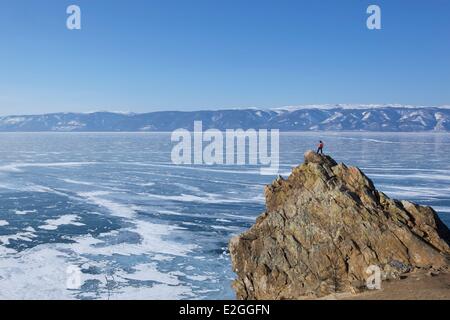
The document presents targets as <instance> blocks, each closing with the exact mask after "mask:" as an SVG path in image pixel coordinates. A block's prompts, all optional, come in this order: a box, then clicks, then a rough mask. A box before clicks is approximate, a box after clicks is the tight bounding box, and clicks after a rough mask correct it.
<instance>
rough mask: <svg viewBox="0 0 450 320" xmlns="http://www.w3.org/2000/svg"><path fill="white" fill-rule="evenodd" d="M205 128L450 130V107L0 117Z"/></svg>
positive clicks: (33, 123)
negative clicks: (199, 126)
mask: <svg viewBox="0 0 450 320" xmlns="http://www.w3.org/2000/svg"><path fill="white" fill-rule="evenodd" d="M199 120H201V121H202V122H203V127H204V129H209V128H216V129H220V130H225V129H236V128H242V129H249V128H254V129H262V128H266V129H280V131H319V130H325V131H394V132H396V131H399V132H414V131H419V132H422V131H444V132H445V131H447V132H448V131H450V107H449V106H443V107H431V106H430V107H426V106H420V107H414V106H402V105H310V106H296V107H284V108H276V109H256V108H252V109H231V110H216V111H191V112H177V111H160V112H152V113H144V114H134V113H113V112H93V113H54V114H45V115H28V116H5V117H0V131H3V132H41V131H44V132H45V131H56V132H71V131H73V132H107V131H113V132H120V131H132V132H145V131H172V130H175V129H178V128H185V129H189V130H192V128H193V124H194V121H199Z"/></svg>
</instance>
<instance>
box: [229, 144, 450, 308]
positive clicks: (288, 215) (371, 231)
mask: <svg viewBox="0 0 450 320" xmlns="http://www.w3.org/2000/svg"><path fill="white" fill-rule="evenodd" d="M265 196H266V212H264V213H263V214H262V215H261V216H260V217H259V218H258V219H257V221H256V223H255V225H254V226H253V227H252V228H251V229H250V230H248V231H246V232H244V233H243V234H242V235H239V236H237V237H234V238H233V239H232V240H231V241H230V253H231V259H232V264H233V269H234V271H235V272H236V274H237V279H236V280H235V282H234V284H233V286H234V289H235V291H236V294H237V297H238V298H239V299H299V298H303V297H309V296H312V297H321V296H325V295H328V294H331V293H336V292H358V291H359V290H361V289H362V288H363V287H364V285H365V281H366V278H367V276H368V275H367V273H366V271H367V268H368V267H369V266H378V267H379V268H380V269H381V271H382V277H383V279H395V278H398V277H399V276H400V275H401V274H402V273H405V272H414V271H418V270H438V271H442V272H447V271H448V267H449V256H450V247H449V243H450V232H449V230H448V228H447V227H446V226H445V225H444V223H443V222H442V221H441V220H440V219H439V217H438V216H437V214H436V212H435V211H434V210H433V209H432V208H430V207H424V206H419V205H417V204H414V203H411V202H408V201H398V200H393V199H390V198H389V197H387V196H386V195H385V194H383V193H382V192H379V191H378V190H376V188H375V186H374V184H373V182H372V181H371V180H370V179H369V178H368V177H367V176H366V175H365V174H364V173H363V172H362V171H361V170H359V169H358V168H355V167H347V166H346V165H345V164H342V163H340V164H338V163H337V162H336V161H335V160H334V159H333V158H331V157H329V156H322V155H318V154H316V153H314V152H313V151H308V152H306V153H305V162H304V163H303V164H302V165H300V166H298V167H296V168H294V169H293V170H292V174H291V175H290V176H289V177H288V178H287V179H282V178H278V179H276V180H275V181H274V182H273V183H272V184H271V185H269V186H267V187H266V189H265Z"/></svg>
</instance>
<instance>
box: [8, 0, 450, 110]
mask: <svg viewBox="0 0 450 320" xmlns="http://www.w3.org/2000/svg"><path fill="white" fill-rule="evenodd" d="M70 4H77V5H79V6H80V7H81V10H82V30H80V31H69V30H67V29H66V18H67V14H66V8H67V6H68V5H70ZM369 4H378V5H380V6H381V9H382V26H383V29H382V30H381V31H370V30H368V29H367V28H366V18H367V14H366V9H367V7H368V5H369ZM449 17H450V1H448V0H422V1H419V0H410V1H406V0H387V1H382V0H372V1H365V0H324V1H318V0H309V1H302V0H292V1H286V0H272V1H265V0H192V1H188V0H179V1H174V0H158V1H153V0H142V1H141V0H128V1H124V0H114V1H107V0H71V1H66V0H39V1H38V0H0V38H1V42H0V114H25V113H27V114H29V113H46V112H56V111H76V112H86V111H93V110H123V111H134V112H147V111H154V110H169V109H170V110H174V109H177V110H193V109H205V108H211V109H214V108H232V107H277V106H285V105H298V104H313V103H404V104H421V105H423V104H425V105H441V104H450V18H449Z"/></svg>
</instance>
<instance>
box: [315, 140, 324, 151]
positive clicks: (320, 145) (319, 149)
mask: <svg viewBox="0 0 450 320" xmlns="http://www.w3.org/2000/svg"><path fill="white" fill-rule="evenodd" d="M324 146H325V144H324V143H323V141H322V140H320V141H319V146H318V148H317V152H316V153H317V154H319V153H321V154H323V147H324Z"/></svg>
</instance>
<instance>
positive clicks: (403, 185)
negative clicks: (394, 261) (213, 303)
mask: <svg viewBox="0 0 450 320" xmlns="http://www.w3.org/2000/svg"><path fill="white" fill-rule="evenodd" d="M319 139H322V140H324V141H325V143H326V150H325V152H326V153H327V154H330V155H332V156H333V157H334V158H335V159H336V160H337V161H338V162H345V163H346V164H348V165H353V166H358V167H360V168H361V169H362V170H363V171H364V172H365V173H366V174H367V175H368V176H369V177H370V178H372V180H373V181H374V182H375V184H376V187H377V188H378V189H379V190H381V191H383V192H385V193H386V194H388V195H389V196H391V197H395V198H399V199H407V200H412V201H415V202H418V203H420V204H424V205H430V206H432V207H433V208H434V209H435V210H436V211H438V213H439V215H440V216H441V218H442V219H443V220H444V222H445V223H446V224H447V225H450V135H449V134H437V133H436V134H431V133H421V134H418V133H412V134H396V133H395V134H394V133H392V134H390V133H383V134H380V133H290V134H282V135H281V138H280V153H281V155H280V162H281V166H280V174H282V175H283V176H287V175H288V174H289V172H290V171H291V169H292V167H293V166H296V165H298V164H299V163H301V162H302V161H303V153H304V152H305V151H306V150H308V149H312V148H314V147H315V146H316V144H317V142H318V140H319ZM172 146H173V144H172V143H171V141H170V134H162V133H161V134H158V133H142V134H139V133H117V134H116V133H104V134H102V133H95V134H90V133H77V134H75V133H39V134H30V133H3V134H0V152H1V157H0V299H28V298H30V299H36V298H38V299H233V298H234V293H233V291H232V289H231V286H230V285H231V281H232V279H233V278H234V274H233V272H232V270H231V265H230V261H229V256H228V254H227V243H228V241H229V239H230V238H231V237H232V236H233V235H235V234H238V233H240V232H242V231H244V230H245V229H247V228H249V227H250V226H251V225H252V223H253V222H254V221H255V219H256V217H257V216H258V215H259V214H260V213H262V211H263V210H264V198H263V189H264V185H266V184H268V183H270V182H271V181H272V180H273V179H274V178H275V177H274V176H261V175H260V174H259V173H260V171H259V169H260V168H259V167H255V166H176V165H173V164H172V162H171V159H170V152H171V149H172ZM73 267H75V269H76V268H78V269H76V270H80V274H79V278H80V279H81V287H80V288H79V289H76V288H72V287H71V285H70V279H72V277H73V275H74V274H73V273H72V272H73V270H74V269H73ZM71 268H72V269H71Z"/></svg>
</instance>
